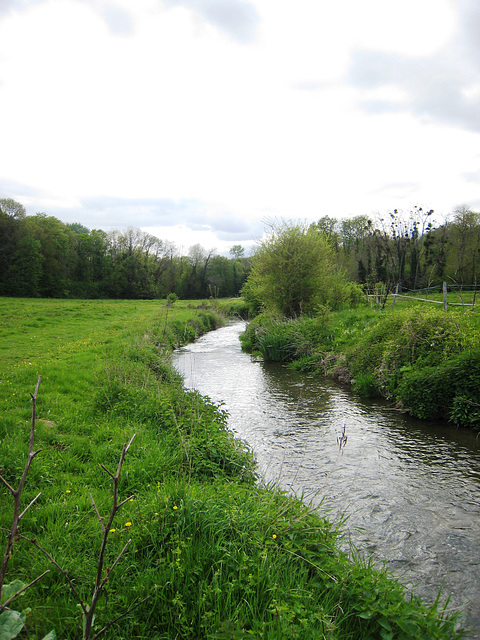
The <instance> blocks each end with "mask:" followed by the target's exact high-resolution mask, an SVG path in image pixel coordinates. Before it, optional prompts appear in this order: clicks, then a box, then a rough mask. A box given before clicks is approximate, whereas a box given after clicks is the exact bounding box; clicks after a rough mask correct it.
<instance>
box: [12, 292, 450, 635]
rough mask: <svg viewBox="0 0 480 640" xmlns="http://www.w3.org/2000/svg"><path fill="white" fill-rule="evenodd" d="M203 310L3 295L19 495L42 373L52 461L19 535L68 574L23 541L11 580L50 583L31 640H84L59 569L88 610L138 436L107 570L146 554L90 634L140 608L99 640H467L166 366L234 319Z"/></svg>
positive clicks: (30, 597) (131, 564)
mask: <svg viewBox="0 0 480 640" xmlns="http://www.w3.org/2000/svg"><path fill="white" fill-rule="evenodd" d="M97 304H98V307H96V305H97ZM202 307H203V308H200V309H199V308H198V306H197V305H195V304H192V303H181V302H179V301H178V302H175V303H174V304H172V305H170V306H167V304H166V303H158V302H141V303H139V302H98V303H96V302H87V303H84V302H81V301H27V300H6V299H3V300H2V299H0V313H1V314H2V316H3V317H4V318H6V319H8V327H7V328H8V340H6V339H5V340H2V341H1V349H2V351H1V354H2V356H1V363H2V372H3V376H2V380H1V384H0V402H1V408H2V412H1V416H0V438H1V448H0V457H1V458H0V467H1V468H2V469H3V471H2V475H3V477H4V478H5V480H6V481H7V482H9V483H10V484H12V486H13V484H14V482H15V480H16V479H17V478H18V477H19V475H21V473H22V470H23V468H24V465H25V458H26V455H27V453H28V449H29V428H28V424H29V420H30V414H31V406H30V396H29V392H30V390H32V389H33V388H34V387H35V381H36V379H37V376H38V375H39V374H41V375H43V376H44V378H43V381H42V386H41V388H40V393H39V395H38V400H37V405H36V411H37V419H36V428H35V441H36V447H38V448H39V449H41V452H40V453H39V454H38V455H37V456H36V457H35V460H34V461H33V463H32V465H31V468H30V471H29V473H28V477H27V481H26V483H25V487H24V495H22V501H25V504H28V503H29V502H30V500H32V498H33V497H34V496H35V495H37V493H38V492H41V496H40V498H38V499H37V501H36V502H35V504H34V505H33V506H32V507H31V508H30V509H29V511H28V513H27V514H26V515H25V517H24V518H23V519H22V522H21V527H20V533H21V534H22V535H23V536H25V538H29V539H35V545H39V546H41V547H42V548H43V549H45V550H46V551H47V552H48V554H50V555H51V557H52V558H54V559H55V562H56V565H52V563H51V562H50V561H49V560H48V558H47V557H46V556H45V554H44V553H42V552H40V551H39V550H38V548H37V546H35V545H34V544H32V543H29V542H28V541H27V540H25V539H20V540H17V541H16V542H15V546H14V551H13V554H12V556H11V558H10V562H9V565H8V575H7V580H10V581H13V580H14V579H19V580H22V581H23V582H25V583H29V582H30V581H31V580H32V579H34V578H35V577H37V576H39V575H40V574H41V573H43V572H44V571H45V570H46V569H50V573H48V574H47V575H45V576H44V577H43V578H42V579H41V580H40V581H39V582H37V583H35V584H34V585H32V586H31V587H30V588H29V589H28V590H27V591H26V592H25V593H24V594H23V595H22V596H19V598H21V606H22V608H25V609H27V608H28V609H30V610H31V611H30V613H28V615H27V618H26V627H27V630H28V633H29V635H30V637H32V638H41V637H44V636H45V634H46V633H48V632H49V631H50V630H51V629H52V628H53V629H55V630H56V633H57V636H58V637H59V638H69V639H75V638H81V637H82V624H81V621H82V611H81V610H79V608H78V606H77V605H78V599H77V598H75V597H74V595H73V594H72V592H71V591H69V590H68V589H67V588H66V581H65V576H64V573H63V572H62V571H60V570H58V569H57V568H56V566H57V565H58V566H59V567H61V568H62V570H63V571H66V572H68V576H69V578H70V579H71V580H72V581H73V584H74V585H75V589H76V590H77V591H78V595H79V597H80V598H81V599H82V601H84V602H87V601H88V598H89V594H91V588H92V584H94V583H95V575H96V572H97V567H98V557H99V550H100V548H101V545H102V540H103V538H102V535H103V534H102V530H101V527H99V515H100V516H102V515H103V514H108V513H110V509H111V501H112V488H111V478H109V477H108V475H107V474H106V473H105V472H104V470H103V469H102V468H100V465H104V467H106V468H107V469H112V470H113V469H115V468H116V465H117V464H118V459H119V455H120V452H121V451H122V447H123V445H124V443H126V442H129V441H130V439H131V437H132V436H133V434H135V439H134V440H133V442H132V444H131V446H130V449H129V451H128V455H127V456H126V457H125V459H124V462H123V466H122V473H121V476H120V477H119V481H118V496H119V501H120V502H121V501H123V500H124V499H127V502H125V504H124V505H123V506H122V509H121V511H119V512H118V513H116V514H115V518H114V520H113V521H112V522H111V528H110V530H109V532H108V533H109V535H108V544H107V546H106V548H105V566H106V567H111V566H112V564H113V563H114V562H115V561H116V559H117V558H118V556H119V554H120V553H122V549H124V547H125V544H126V542H127V541H128V540H131V541H132V542H131V544H130V546H129V547H128V548H127V549H126V550H125V551H124V552H123V555H122V557H121V560H120V561H119V563H118V565H117V566H116V568H115V571H114V572H112V573H111V574H110V575H109V580H108V583H106V585H105V586H106V590H105V593H103V595H102V597H101V598H100V599H99V601H98V604H97V607H96V619H95V622H94V623H93V630H92V637H93V635H94V634H97V633H99V632H100V631H101V629H102V628H103V627H104V626H105V625H107V624H109V622H111V621H113V620H115V619H116V618H117V616H118V615H119V613H121V612H125V611H129V610H130V609H131V605H132V604H133V603H140V604H139V606H138V607H137V608H135V609H134V610H130V612H129V613H128V615H127V616H125V617H123V618H121V619H118V620H117V621H116V622H114V623H113V624H112V625H111V626H110V627H108V628H107V630H106V631H105V633H104V634H103V636H102V637H105V638H116V639H122V638H125V639H127V638H128V639H129V640H130V639H134V638H142V639H150V638H151V639H152V640H153V639H156V640H159V639H165V640H167V639H174V638H179V639H180V638H181V639H184V640H188V639H192V640H194V639H195V640H197V639H202V638H204V639H209V640H213V639H214V638H216V639H227V638H229V639H232V640H233V639H238V638H262V639H263V638H270V639H280V638H281V639H282V640H283V639H286V640H289V639H293V638H302V639H306V640H308V639H309V638H312V639H313V638H315V639H317V638H330V639H332V640H335V639H339V640H344V639H347V638H352V639H353V638H355V639H360V640H361V639H362V638H365V639H366V638H393V637H395V638H418V637H422V638H455V637H459V635H458V634H457V632H456V631H455V620H454V619H453V618H449V617H447V616H444V615H443V614H442V612H441V611H439V610H438V608H437V606H436V605H434V606H433V607H426V606H424V605H422V604H420V603H419V602H418V601H417V600H415V599H414V598H412V599H410V598H407V597H406V594H405V593H404V590H403V588H402V587H401V585H400V584H399V583H398V582H396V581H394V580H392V579H390V578H389V577H388V575H387V574H386V573H385V572H384V571H382V570H379V569H374V568H373V567H371V566H369V565H368V564H365V563H364V562H363V561H362V560H361V559H360V558H357V559H355V560H353V561H352V560H351V559H349V558H347V557H346V556H345V555H343V554H342V553H341V552H340V551H339V550H338V548H337V546H336V537H337V529H336V526H334V525H332V524H330V523H329V522H328V521H326V520H325V519H324V518H322V517H321V516H320V515H319V514H318V513H317V512H316V511H315V510H313V509H310V508H309V507H308V506H306V505H303V504H302V503H301V502H299V501H298V500H295V499H293V498H291V497H288V496H286V495H285V494H283V493H282V492H279V491H277V490H275V489H274V488H269V487H263V486H261V484H259V483H258V482H257V480H258V478H257V476H256V472H255V463H254V458H253V455H252V453H251V451H250V450H249V448H248V447H247V446H246V445H245V444H244V443H242V442H241V441H239V440H236V439H234V438H233V436H232V434H231V433H230V432H229V431H228V429H227V422H226V415H225V413H224V412H222V411H221V410H220V408H219V407H217V406H216V405H215V404H214V403H212V402H210V401H209V400H208V399H206V398H202V397H200V396H199V395H198V394H196V393H193V392H186V391H185V390H184V389H183V387H182V381H181V380H180V378H179V376H178V375H177V374H176V373H175V372H174V371H173V370H172V368H171V367H170V364H169V357H168V354H169V352H170V349H171V348H172V346H174V345H178V344H180V343H181V342H182V341H184V340H189V339H192V338H193V337H194V336H195V335H198V334H199V333H200V332H201V331H205V330H208V329H210V328H212V327H213V326H215V325H216V324H217V323H218V322H220V321H221V319H220V318H219V317H218V315H216V313H215V310H214V309H212V308H208V307H207V308H205V305H202ZM97 311H98V313H97ZM31 323H35V324H36V325H38V326H35V327H32V326H29V325H30V324H31ZM33 331H34V332H35V333H32V332H33ZM30 337H31V338H32V340H29V338H30ZM89 494H91V495H92V498H93V501H94V503H95V508H94V507H93V505H92V499H91V498H90V497H89ZM130 496H132V497H131V499H130ZM0 505H1V508H0V526H1V527H2V528H3V530H5V529H7V530H8V529H9V527H10V525H11V516H12V504H11V495H10V494H9V492H8V491H6V490H2V491H0ZM5 539H6V538H5ZM147 597H148V599H146V600H144V599H145V598H147Z"/></svg>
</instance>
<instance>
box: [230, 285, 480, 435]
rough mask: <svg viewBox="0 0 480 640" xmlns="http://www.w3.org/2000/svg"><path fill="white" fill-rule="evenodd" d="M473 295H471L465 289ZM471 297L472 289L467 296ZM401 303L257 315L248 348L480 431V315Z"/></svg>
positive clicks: (413, 302)
mask: <svg viewBox="0 0 480 640" xmlns="http://www.w3.org/2000/svg"><path fill="white" fill-rule="evenodd" d="M467 293H468V292H467ZM470 293H471V294H472V295H473V292H470ZM458 295H459V294H458V293H457V292H453V293H452V294H449V301H450V302H449V307H448V311H447V312H446V313H445V312H444V311H443V308H442V307H441V306H440V305H434V306H433V305H428V304H426V303H424V302H420V301H418V300H414V299H412V298H400V299H399V301H398V304H396V305H395V308H394V309H393V308H392V306H391V305H387V306H386V307H385V308H384V309H379V308H378V307H377V306H375V305H364V306H360V307H357V308H356V309H344V310H342V311H337V312H330V311H328V310H325V309H323V310H321V312H320V313H319V314H318V315H316V316H314V317H308V318H306V317H301V318H297V319H295V320H281V319H278V318H272V317H269V316H267V315H260V316H258V317H257V318H255V319H254V320H253V321H252V322H251V323H250V324H249V326H248V327H247V330H246V332H245V333H244V335H243V336H242V340H243V346H244V348H245V349H246V350H249V351H254V352H257V353H258V354H259V355H261V356H262V357H263V358H264V359H265V360H274V361H275V360H276V361H280V362H289V363H290V366H292V367H293V368H296V369H299V370H308V371H311V372H314V373H318V374H320V375H327V376H330V377H333V378H337V379H339V380H340V381H341V382H346V383H349V384H351V385H352V386H353V388H354V390H355V391H356V392H358V393H359V394H361V395H364V396H370V397H374V396H380V397H383V398H387V399H389V400H392V401H393V402H395V403H398V408H403V409H404V410H408V411H409V412H410V413H411V414H412V415H414V416H416V417H418V418H422V419H444V420H450V421H452V422H453V423H454V424H456V425H458V426H462V427H468V428H472V429H475V430H478V429H480V391H479V390H480V311H479V308H478V307H474V308H472V307H467V306H454V305H453V304H451V299H450V298H454V299H457V298H458Z"/></svg>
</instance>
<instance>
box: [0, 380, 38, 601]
mask: <svg viewBox="0 0 480 640" xmlns="http://www.w3.org/2000/svg"><path fill="white" fill-rule="evenodd" d="M41 381H42V376H38V380H37V386H36V387H35V391H34V393H33V394H32V393H31V394H30V396H31V398H32V420H31V425H30V443H29V452H28V457H27V461H26V462H25V467H24V469H23V473H22V476H21V478H20V482H19V483H18V487H17V489H14V488H13V487H12V486H10V484H9V483H8V482H7V481H6V480H5V478H4V477H3V476H2V475H1V474H0V481H1V482H3V484H4V485H5V487H7V489H8V491H9V492H10V493H11V495H12V496H13V505H14V506H13V520H12V526H11V529H10V533H9V535H8V540H7V545H6V547H5V552H4V554H3V559H2V565H1V567H0V601H1V596H2V590H3V586H4V583H5V575H6V573H7V565H8V562H9V560H10V557H11V555H12V549H13V545H14V543H15V540H16V539H17V536H18V525H19V523H20V520H21V519H22V518H23V516H24V515H25V514H26V513H27V511H28V510H29V509H30V508H31V507H32V506H33V505H34V504H35V502H36V501H37V500H38V498H39V497H40V495H41V494H40V493H39V494H38V495H37V496H35V498H34V499H33V500H32V501H31V502H30V504H29V505H28V506H27V507H26V508H25V509H24V510H23V511H22V512H20V502H21V498H22V491H23V487H24V486H25V481H26V479H27V475H28V472H29V470H30V466H31V464H32V462H33V459H34V458H35V457H36V456H37V455H38V454H39V453H40V452H41V449H37V451H34V450H33V442H34V436H35V413H36V407H37V395H38V389H39V387H40V382H41ZM2 471H3V469H2ZM42 575H44V574H42ZM37 580H38V578H37V579H35V580H34V581H33V582H31V583H30V584H29V585H28V586H31V585H32V584H34V583H35V582H36V581H37ZM15 595H18V594H15ZM13 597H15V596H13ZM13 597H12V598H9V600H8V602H11V600H12V599H13ZM5 608H6V604H5V603H4V604H3V605H0V612H2V611H3V610H4V609H5Z"/></svg>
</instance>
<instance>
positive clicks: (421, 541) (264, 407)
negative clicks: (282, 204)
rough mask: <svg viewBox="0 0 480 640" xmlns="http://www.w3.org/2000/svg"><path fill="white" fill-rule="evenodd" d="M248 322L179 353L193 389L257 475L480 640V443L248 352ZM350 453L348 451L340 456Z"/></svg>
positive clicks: (180, 366) (213, 334) (470, 638)
mask: <svg viewBox="0 0 480 640" xmlns="http://www.w3.org/2000/svg"><path fill="white" fill-rule="evenodd" d="M244 328H245V323H241V322H238V323H234V324H231V325H228V326H227V327H223V328H221V329H218V330H216V331H213V332H211V333H208V334H207V335H205V336H203V337H202V338H200V339H199V340H197V341H196V342H195V343H193V344H190V345H188V346H186V347H184V348H182V349H179V350H177V351H176V352H175V353H174V355H173V364H174V366H175V368H176V369H177V370H178V371H179V372H180V373H181V375H182V376H183V378H184V384H185V386H186V387H187V388H189V389H195V390H197V391H199V392H200V393H201V394H202V395H205V396H208V397H209V398H210V399H211V400H213V401H214V402H216V403H222V408H223V409H226V411H227V412H228V414H229V421H228V425H229V428H230V429H231V430H232V431H233V432H234V433H235V435H236V436H237V437H239V438H241V439H243V440H245V441H246V442H248V444H249V445H250V446H251V448H252V449H253V451H254V452H255V455H256V458H257V462H258V468H259V472H260V474H261V476H262V478H263V479H264V480H265V481H266V482H269V483H275V484H278V485H279V486H280V487H282V488H283V489H285V490H288V491H289V492H290V493H292V494H294V495H296V496H298V497H299V498H301V499H302V500H303V501H304V502H308V503H310V502H312V503H313V504H316V505H319V504H320V503H321V510H322V511H323V512H324V513H326V515H327V517H329V519H330V520H332V521H335V522H336V521H338V520H339V519H343V518H346V520H345V522H344V524H343V525H342V532H343V533H342V536H341V543H342V545H343V546H344V548H345V550H348V549H349V548H351V545H352V544H353V545H354V546H355V547H356V549H357V550H358V551H359V552H360V553H361V554H362V555H364V556H366V557H372V558H373V560H374V561H375V562H376V563H378V564H383V563H385V564H386V565H387V567H388V569H389V570H390V572H391V573H393V574H394V575H395V577H397V578H398V579H399V580H400V581H401V582H402V584H403V585H405V587H407V589H408V590H409V591H413V592H414V593H415V594H417V595H418V596H420V597H421V598H422V599H423V600H424V601H425V602H429V603H431V602H433V601H434V600H435V598H436V596H437V594H438V592H439V590H440V589H442V595H441V602H444V601H445V600H446V598H447V596H451V598H450V602H449V603H448V611H457V610H459V609H460V610H461V611H462V614H461V618H460V621H461V624H462V626H465V627H466V628H467V631H466V632H465V634H464V637H465V638H467V639H468V640H474V639H479V638H480V631H479V630H480V437H479V438H477V437H476V435H477V434H475V433H474V432H472V431H467V430H459V429H455V428H453V427H452V426H451V425H448V424H446V423H441V422H439V423H433V422H428V423H425V422H421V421H419V420H415V419H413V418H410V417H409V416H407V415H404V414H401V413H399V412H398V411H396V410H395V409H394V408H393V407H392V406H391V405H389V404H387V403H382V402H379V401H370V400H366V399H364V398H360V397H358V396H357V395H355V394H353V393H352V392H351V391H350V390H349V389H347V388H345V387H343V386H340V385H339V384H337V383H335V382H332V381H329V380H327V379H325V378H323V377H320V376H313V375H309V374H305V373H298V372H293V371H291V370H289V369H288V368H287V367H285V366H282V365H280V364H277V363H264V362H261V361H258V360H256V359H255V358H253V357H252V356H250V355H248V354H245V353H243V352H242V351H241V347H240V341H239V335H240V333H242V331H243V330H244ZM340 445H342V446H340Z"/></svg>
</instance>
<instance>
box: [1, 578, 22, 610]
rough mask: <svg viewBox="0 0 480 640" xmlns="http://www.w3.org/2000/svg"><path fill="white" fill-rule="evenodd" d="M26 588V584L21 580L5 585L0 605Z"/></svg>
mask: <svg viewBox="0 0 480 640" xmlns="http://www.w3.org/2000/svg"><path fill="white" fill-rule="evenodd" d="M26 586H27V585H26V583H25V582H22V581H21V580H14V581H13V582H10V584H5V585H4V586H3V589H2V604H3V603H4V602H6V601H7V600H8V599H9V598H11V597H12V596H13V595H15V594H16V593H17V592H18V591H20V590H21V589H23V588H25V587H26Z"/></svg>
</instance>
